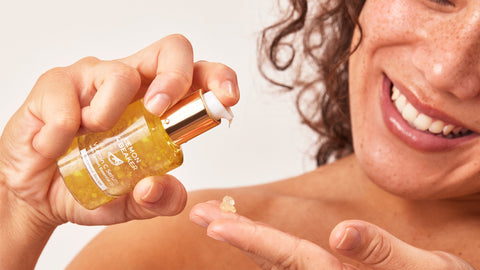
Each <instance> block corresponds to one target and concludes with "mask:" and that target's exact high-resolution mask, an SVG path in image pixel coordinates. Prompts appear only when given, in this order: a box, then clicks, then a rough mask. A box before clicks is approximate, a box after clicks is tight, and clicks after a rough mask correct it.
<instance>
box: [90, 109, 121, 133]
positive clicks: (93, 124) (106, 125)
mask: <svg viewBox="0 0 480 270" xmlns="http://www.w3.org/2000/svg"><path fill="white" fill-rule="evenodd" d="M114 125H115V123H114V122H112V121H110V120H109V119H107V118H106V117H105V116H104V115H103V114H100V113H95V114H92V115H91V117H90V118H89V120H88V124H87V128H88V129H89V130H91V131H94V132H103V131H107V130H109V129H111V128H113V126H114Z"/></svg>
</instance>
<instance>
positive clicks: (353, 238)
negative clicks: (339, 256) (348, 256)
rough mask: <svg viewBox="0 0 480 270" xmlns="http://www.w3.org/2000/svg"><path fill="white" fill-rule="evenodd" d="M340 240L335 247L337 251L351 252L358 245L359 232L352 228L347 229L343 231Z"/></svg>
mask: <svg viewBox="0 0 480 270" xmlns="http://www.w3.org/2000/svg"><path fill="white" fill-rule="evenodd" d="M340 237H342V240H340V243H338V245H337V247H336V248H337V249H341V250H353V249H356V248H357V247H358V246H359V245H360V240H361V239H360V238H361V236H360V232H359V231H358V230H357V229H355V228H353V227H348V228H346V229H345V230H344V232H343V236H340Z"/></svg>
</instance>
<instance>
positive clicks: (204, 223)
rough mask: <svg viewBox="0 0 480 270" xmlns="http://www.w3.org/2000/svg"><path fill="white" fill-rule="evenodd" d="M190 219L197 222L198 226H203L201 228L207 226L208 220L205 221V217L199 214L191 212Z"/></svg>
mask: <svg viewBox="0 0 480 270" xmlns="http://www.w3.org/2000/svg"><path fill="white" fill-rule="evenodd" d="M190 220H191V221H192V222H193V223H195V224H197V225H198V226H200V227H203V228H207V227H208V222H207V221H205V219H203V218H202V217H201V216H198V215H195V214H192V215H190Z"/></svg>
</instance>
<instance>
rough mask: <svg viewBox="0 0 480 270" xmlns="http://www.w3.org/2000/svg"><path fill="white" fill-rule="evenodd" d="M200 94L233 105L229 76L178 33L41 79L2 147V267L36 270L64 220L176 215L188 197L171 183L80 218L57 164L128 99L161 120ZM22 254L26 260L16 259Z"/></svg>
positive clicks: (235, 95)
mask: <svg viewBox="0 0 480 270" xmlns="http://www.w3.org/2000/svg"><path fill="white" fill-rule="evenodd" d="M199 88H203V89H209V90H212V91H213V92H214V93H215V96H217V97H218V99H219V100H220V101H221V102H222V103H223V104H224V105H225V106H232V105H234V104H235V103H236V102H237V101H238V99H239V91H238V85H237V79H236V74H235V72H234V71H232V70H231V69H230V68H228V67H226V66H225V65H222V64H218V63H210V62H205V61H200V62H195V63H194V61H193V50H192V46H191V45H190V43H189V42H188V40H187V39H185V38H184V37H183V36H181V35H171V36H168V37H165V38H163V39H161V40H159V41H158V42H156V43H154V44H152V45H150V46H149V47H147V48H145V49H143V50H141V51H139V52H137V53H135V54H133V55H131V56H129V57H126V58H123V59H119V60H114V61H102V60H98V59H96V58H93V57H89V58H84V59H82V60H80V61H78V62H76V63H74V64H73V65H71V66H67V67H61V68H54V69H52V70H49V71H47V72H46V73H45V74H43V75H42V76H41V77H40V78H39V79H38V81H37V83H36V84H35V86H34V87H33V89H32V91H31V93H30V94H29V96H28V97H27V99H26V101H25V102H24V104H23V105H22V106H21V107H20V109H19V110H18V111H17V112H16V113H15V114H14V115H13V117H12V118H11V119H10V121H9V123H8V124H7V126H6V127H5V129H4V131H3V134H2V137H1V140H0V184H1V185H0V226H1V227H2V232H1V234H2V236H1V239H2V242H3V244H2V246H1V247H0V262H1V263H2V265H4V266H6V267H7V269H24V268H30V267H33V265H34V263H35V261H36V259H37V258H38V256H39V254H40V252H41V250H42V249H43V246H44V244H45V243H46V241H47V239H48V237H49V236H50V234H51V232H53V230H54V228H55V227H56V226H57V225H59V224H62V223H65V222H68V221H70V222H73V223H78V224H85V225H94V224H99V225H100V224H103V225H106V224H113V223H119V222H125V221H128V220H131V219H144V218H151V217H154V216H158V215H174V214H177V213H179V212H180V211H181V210H182V209H183V207H184V206H185V202H186V196H187V195H186V191H185V189H184V187H183V185H182V184H181V183H180V182H179V181H178V180H177V179H175V178H174V177H173V176H168V175H167V176H162V177H159V176H155V177H148V178H146V179H143V180H142V181H140V182H139V183H138V184H137V185H136V187H135V189H134V191H133V192H132V193H131V194H128V195H126V196H123V197H121V198H119V199H117V200H115V201H113V202H111V203H109V204H107V205H105V206H103V207H100V208H99V209H96V210H93V211H90V210H86V209H84V208H83V207H82V206H80V205H79V204H77V202H76V201H75V200H74V199H73V197H72V196H71V195H70V193H69V191H68V190H67V189H66V187H65V185H64V183H63V180H62V178H61V176H60V174H59V173H58V168H57V163H56V160H57V159H58V158H59V157H60V156H61V155H62V154H63V153H64V152H65V151H66V150H67V149H68V147H69V145H70V143H71V142H72V140H73V138H74V137H75V136H77V135H79V134H81V133H85V132H98V131H105V130H108V129H110V128H111V127H113V126H114V124H115V123H116V121H117V120H118V119H119V117H120V116H121V115H122V113H123V111H124V110H125V108H126V107H127V106H128V105H129V104H130V103H131V102H132V101H133V100H135V99H138V98H141V97H144V102H145V106H146V108H147V109H148V110H149V111H150V112H152V113H153V114H156V115H161V114H162V113H163V112H165V110H166V109H167V108H168V107H170V106H171V105H173V104H175V103H176V102H177V101H179V100H180V99H181V98H182V97H183V96H185V95H186V94H188V93H189V92H191V91H193V90H196V89H199ZM4 228H5V229H4ZM26 246H28V247H29V249H28V250H29V251H28V252H29V255H28V256H23V257H21V256H19V254H23V253H24V251H25V250H26V249H25V247H26ZM9 267H10V268H9Z"/></svg>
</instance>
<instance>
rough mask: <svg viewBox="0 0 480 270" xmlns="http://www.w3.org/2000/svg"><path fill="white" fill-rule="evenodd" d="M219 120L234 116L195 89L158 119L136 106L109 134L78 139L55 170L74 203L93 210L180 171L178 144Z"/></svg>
mask: <svg viewBox="0 0 480 270" xmlns="http://www.w3.org/2000/svg"><path fill="white" fill-rule="evenodd" d="M222 118H223V119H227V120H228V121H231V120H232V118H233V114H232V112H231V110H230V108H225V107H224V106H223V105H222V104H221V103H220V101H218V99H216V97H215V96H214V95H213V93H212V92H203V91H202V90H198V91H196V92H194V93H193V94H191V95H189V96H187V97H186V98H184V99H183V100H181V101H180V102H179V103H177V104H176V105H175V106H173V107H172V108H171V109H169V110H168V111H167V112H166V113H165V114H164V115H162V116H161V117H158V116H155V115H152V114H150V113H149V112H148V111H147V110H146V109H145V107H144V106H143V104H142V102H141V101H137V102H134V103H132V104H131V105H130V106H128V107H127V109H126V111H125V112H124V114H123V115H122V117H121V118H120V120H119V121H118V123H117V124H116V125H115V126H114V127H113V128H112V129H111V130H109V131H106V132H100V133H90V134H86V135H82V136H79V137H76V138H75V139H74V141H73V143H72V145H71V146H70V148H69V150H68V151H67V153H66V154H65V155H64V156H63V157H61V158H60V159H59V160H58V167H59V169H60V173H61V174H62V176H63V179H64V181H65V184H66V186H67V187H68V189H69V190H70V192H71V193H72V195H73V196H74V197H75V199H76V200H77V201H78V202H79V203H80V204H81V205H83V206H84V207H85V208H87V209H95V208H97V207H99V206H101V205H103V204H105V203H107V202H109V201H112V200H114V199H115V198H116V197H119V196H121V195H124V194H126V193H128V192H130V191H131V190H133V188H134V186H135V184H136V183H137V182H138V181H139V180H141V179H143V178H145V177H147V176H150V175H162V174H165V173H167V172H168V171H171V170H173V169H175V168H177V167H178V166H180V165H181V164H182V162H183V153H182V150H181V148H180V145H181V144H182V143H185V142H187V141H189V140H190V139H192V138H194V137H196V136H198V135H199V134H201V133H203V132H205V131H207V130H209V129H211V128H213V127H215V126H217V125H219V124H220V121H221V119H222Z"/></svg>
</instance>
